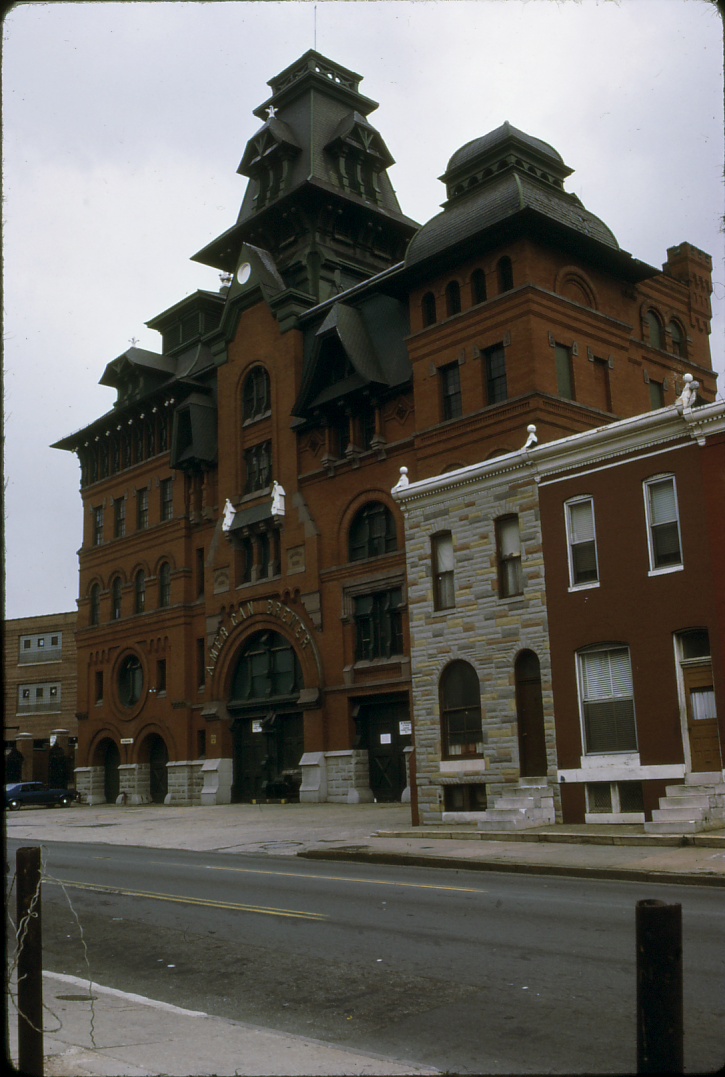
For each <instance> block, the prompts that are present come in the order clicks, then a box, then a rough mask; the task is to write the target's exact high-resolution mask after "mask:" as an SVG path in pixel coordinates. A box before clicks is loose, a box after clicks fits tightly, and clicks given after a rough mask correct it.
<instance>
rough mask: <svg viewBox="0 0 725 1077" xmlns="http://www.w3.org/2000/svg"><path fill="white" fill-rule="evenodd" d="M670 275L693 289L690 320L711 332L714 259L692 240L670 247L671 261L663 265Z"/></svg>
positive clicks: (669, 257) (668, 258) (668, 255)
mask: <svg viewBox="0 0 725 1077" xmlns="http://www.w3.org/2000/svg"><path fill="white" fill-rule="evenodd" d="M662 270H663V272H664V273H665V274H666V275H667V276H668V277H673V278H674V279H675V280H678V281H681V283H682V284H686V285H687V287H688V289H689V292H690V304H689V306H690V322H691V325H692V327H693V328H697V329H701V330H704V332H706V333H709V331H710V319H711V317H712V308H711V306H710V295H711V293H712V258H711V257H710V255H709V254H705V252H704V251H701V250H698V249H697V247H693V246H692V244H691V243H680V244H679V246H677V247H668V248H667V261H666V262H665V264H664V265H663V266H662Z"/></svg>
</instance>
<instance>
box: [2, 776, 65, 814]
mask: <svg viewBox="0 0 725 1077" xmlns="http://www.w3.org/2000/svg"><path fill="white" fill-rule="evenodd" d="M78 799H79V798H78V793H76V791H75V789H49V788H48V786H47V785H43V783H42V782H14V783H13V784H12V785H6V786H5V807H6V808H9V809H10V811H17V810H18V808H23V807H29V806H30V805H33V804H37V805H39V806H41V807H44V808H47V807H53V806H60V807H61V808H67V807H69V806H70V805H71V804H72V803H73V801H74V800H78Z"/></svg>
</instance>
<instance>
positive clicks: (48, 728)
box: [4, 612, 78, 785]
mask: <svg viewBox="0 0 725 1077" xmlns="http://www.w3.org/2000/svg"><path fill="white" fill-rule="evenodd" d="M76 618H77V615H76V613H75V612H73V613H53V614H48V615H44V616H40V617H18V618H14V619H12V620H9V621H5V623H4V636H5V638H4V680H5V691H4V702H5V717H4V739H5V776H6V777H5V780H6V781H21V780H22V781H32V780H36V781H52V782H53V783H54V784H60V785H66V784H69V783H70V784H73V782H74V773H73V770H74V765H75V746H76V743H77V734H78V720H77V718H76V695H77V691H76V687H77V678H78V670H77V664H76V644H75V629H76Z"/></svg>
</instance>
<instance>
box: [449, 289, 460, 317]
mask: <svg viewBox="0 0 725 1077" xmlns="http://www.w3.org/2000/svg"><path fill="white" fill-rule="evenodd" d="M460 313H461V286H460V285H459V283H458V281H457V280H452V281H449V283H448V284H447V285H446V314H447V315H448V317H449V318H450V317H451V315H453V314H460Z"/></svg>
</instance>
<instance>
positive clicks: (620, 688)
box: [609, 649, 632, 696]
mask: <svg viewBox="0 0 725 1077" xmlns="http://www.w3.org/2000/svg"><path fill="white" fill-rule="evenodd" d="M609 661H610V664H611V671H612V695H614V696H631V694H632V667H631V664H630V661H629V653H628V652H627V651H626V650H624V649H622V650H621V651H611V652H610V654H609Z"/></svg>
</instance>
